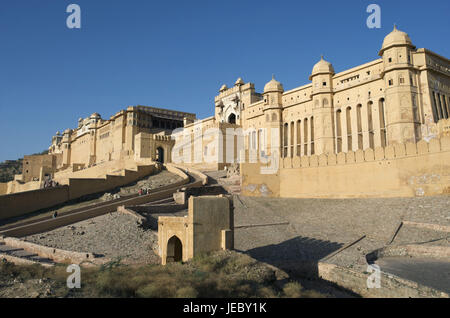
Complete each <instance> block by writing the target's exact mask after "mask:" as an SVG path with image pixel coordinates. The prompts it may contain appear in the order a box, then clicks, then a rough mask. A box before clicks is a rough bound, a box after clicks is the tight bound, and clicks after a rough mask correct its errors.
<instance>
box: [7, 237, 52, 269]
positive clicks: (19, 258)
mask: <svg viewBox="0 0 450 318" xmlns="http://www.w3.org/2000/svg"><path fill="white" fill-rule="evenodd" d="M2 259H6V260H7V261H11V262H14V263H16V264H24V265H25V264H40V265H43V266H53V265H55V262H54V261H53V260H51V259H49V258H45V257H41V256H39V255H38V254H35V253H31V252H28V251H25V250H24V249H23V248H17V247H12V246H8V245H6V244H5V242H0V260H2Z"/></svg>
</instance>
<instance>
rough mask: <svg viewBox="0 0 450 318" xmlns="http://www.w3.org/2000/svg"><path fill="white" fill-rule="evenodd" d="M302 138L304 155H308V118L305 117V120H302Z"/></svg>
mask: <svg viewBox="0 0 450 318" xmlns="http://www.w3.org/2000/svg"><path fill="white" fill-rule="evenodd" d="M303 138H304V144H303V147H304V149H303V153H304V154H305V156H307V155H308V142H309V140H308V118H305V120H304V121H303Z"/></svg>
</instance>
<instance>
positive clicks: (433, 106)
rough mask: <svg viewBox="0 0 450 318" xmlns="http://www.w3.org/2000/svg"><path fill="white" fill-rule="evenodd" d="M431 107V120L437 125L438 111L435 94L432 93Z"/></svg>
mask: <svg viewBox="0 0 450 318" xmlns="http://www.w3.org/2000/svg"><path fill="white" fill-rule="evenodd" d="M431 107H432V108H433V119H434V122H435V123H437V122H438V121H439V111H438V106H437V101H436V93H435V92H432V98H431Z"/></svg>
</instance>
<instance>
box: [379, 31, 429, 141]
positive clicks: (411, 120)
mask: <svg viewBox="0 0 450 318" xmlns="http://www.w3.org/2000/svg"><path fill="white" fill-rule="evenodd" d="M414 49H415V46H414V45H413V44H412V42H411V39H410V38H409V36H408V34H406V33H405V32H402V31H400V30H398V29H397V27H396V26H394V30H393V31H392V32H391V33H389V34H388V35H387V36H386V37H385V38H384V41H383V45H382V48H381V50H380V52H379V55H380V56H382V57H383V62H384V70H383V72H382V73H381V76H382V77H383V78H384V80H385V85H386V91H385V94H386V100H385V109H384V112H385V114H386V113H388V114H389V116H385V119H386V130H387V144H392V143H405V142H416V141H417V140H419V139H420V138H421V136H420V129H419V127H420V119H419V115H418V101H417V93H418V91H417V87H416V86H415V83H414V77H415V70H414V68H413V66H412V54H411V53H412V52H413V50H414Z"/></svg>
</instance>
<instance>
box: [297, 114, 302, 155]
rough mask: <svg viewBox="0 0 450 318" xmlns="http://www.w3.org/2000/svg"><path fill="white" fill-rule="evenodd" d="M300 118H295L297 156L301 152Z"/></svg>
mask: <svg viewBox="0 0 450 318" xmlns="http://www.w3.org/2000/svg"><path fill="white" fill-rule="evenodd" d="M301 123H302V121H301V120H297V156H300V155H301V153H302V138H301V137H302V136H301V135H302V133H301V132H302V127H301Z"/></svg>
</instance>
